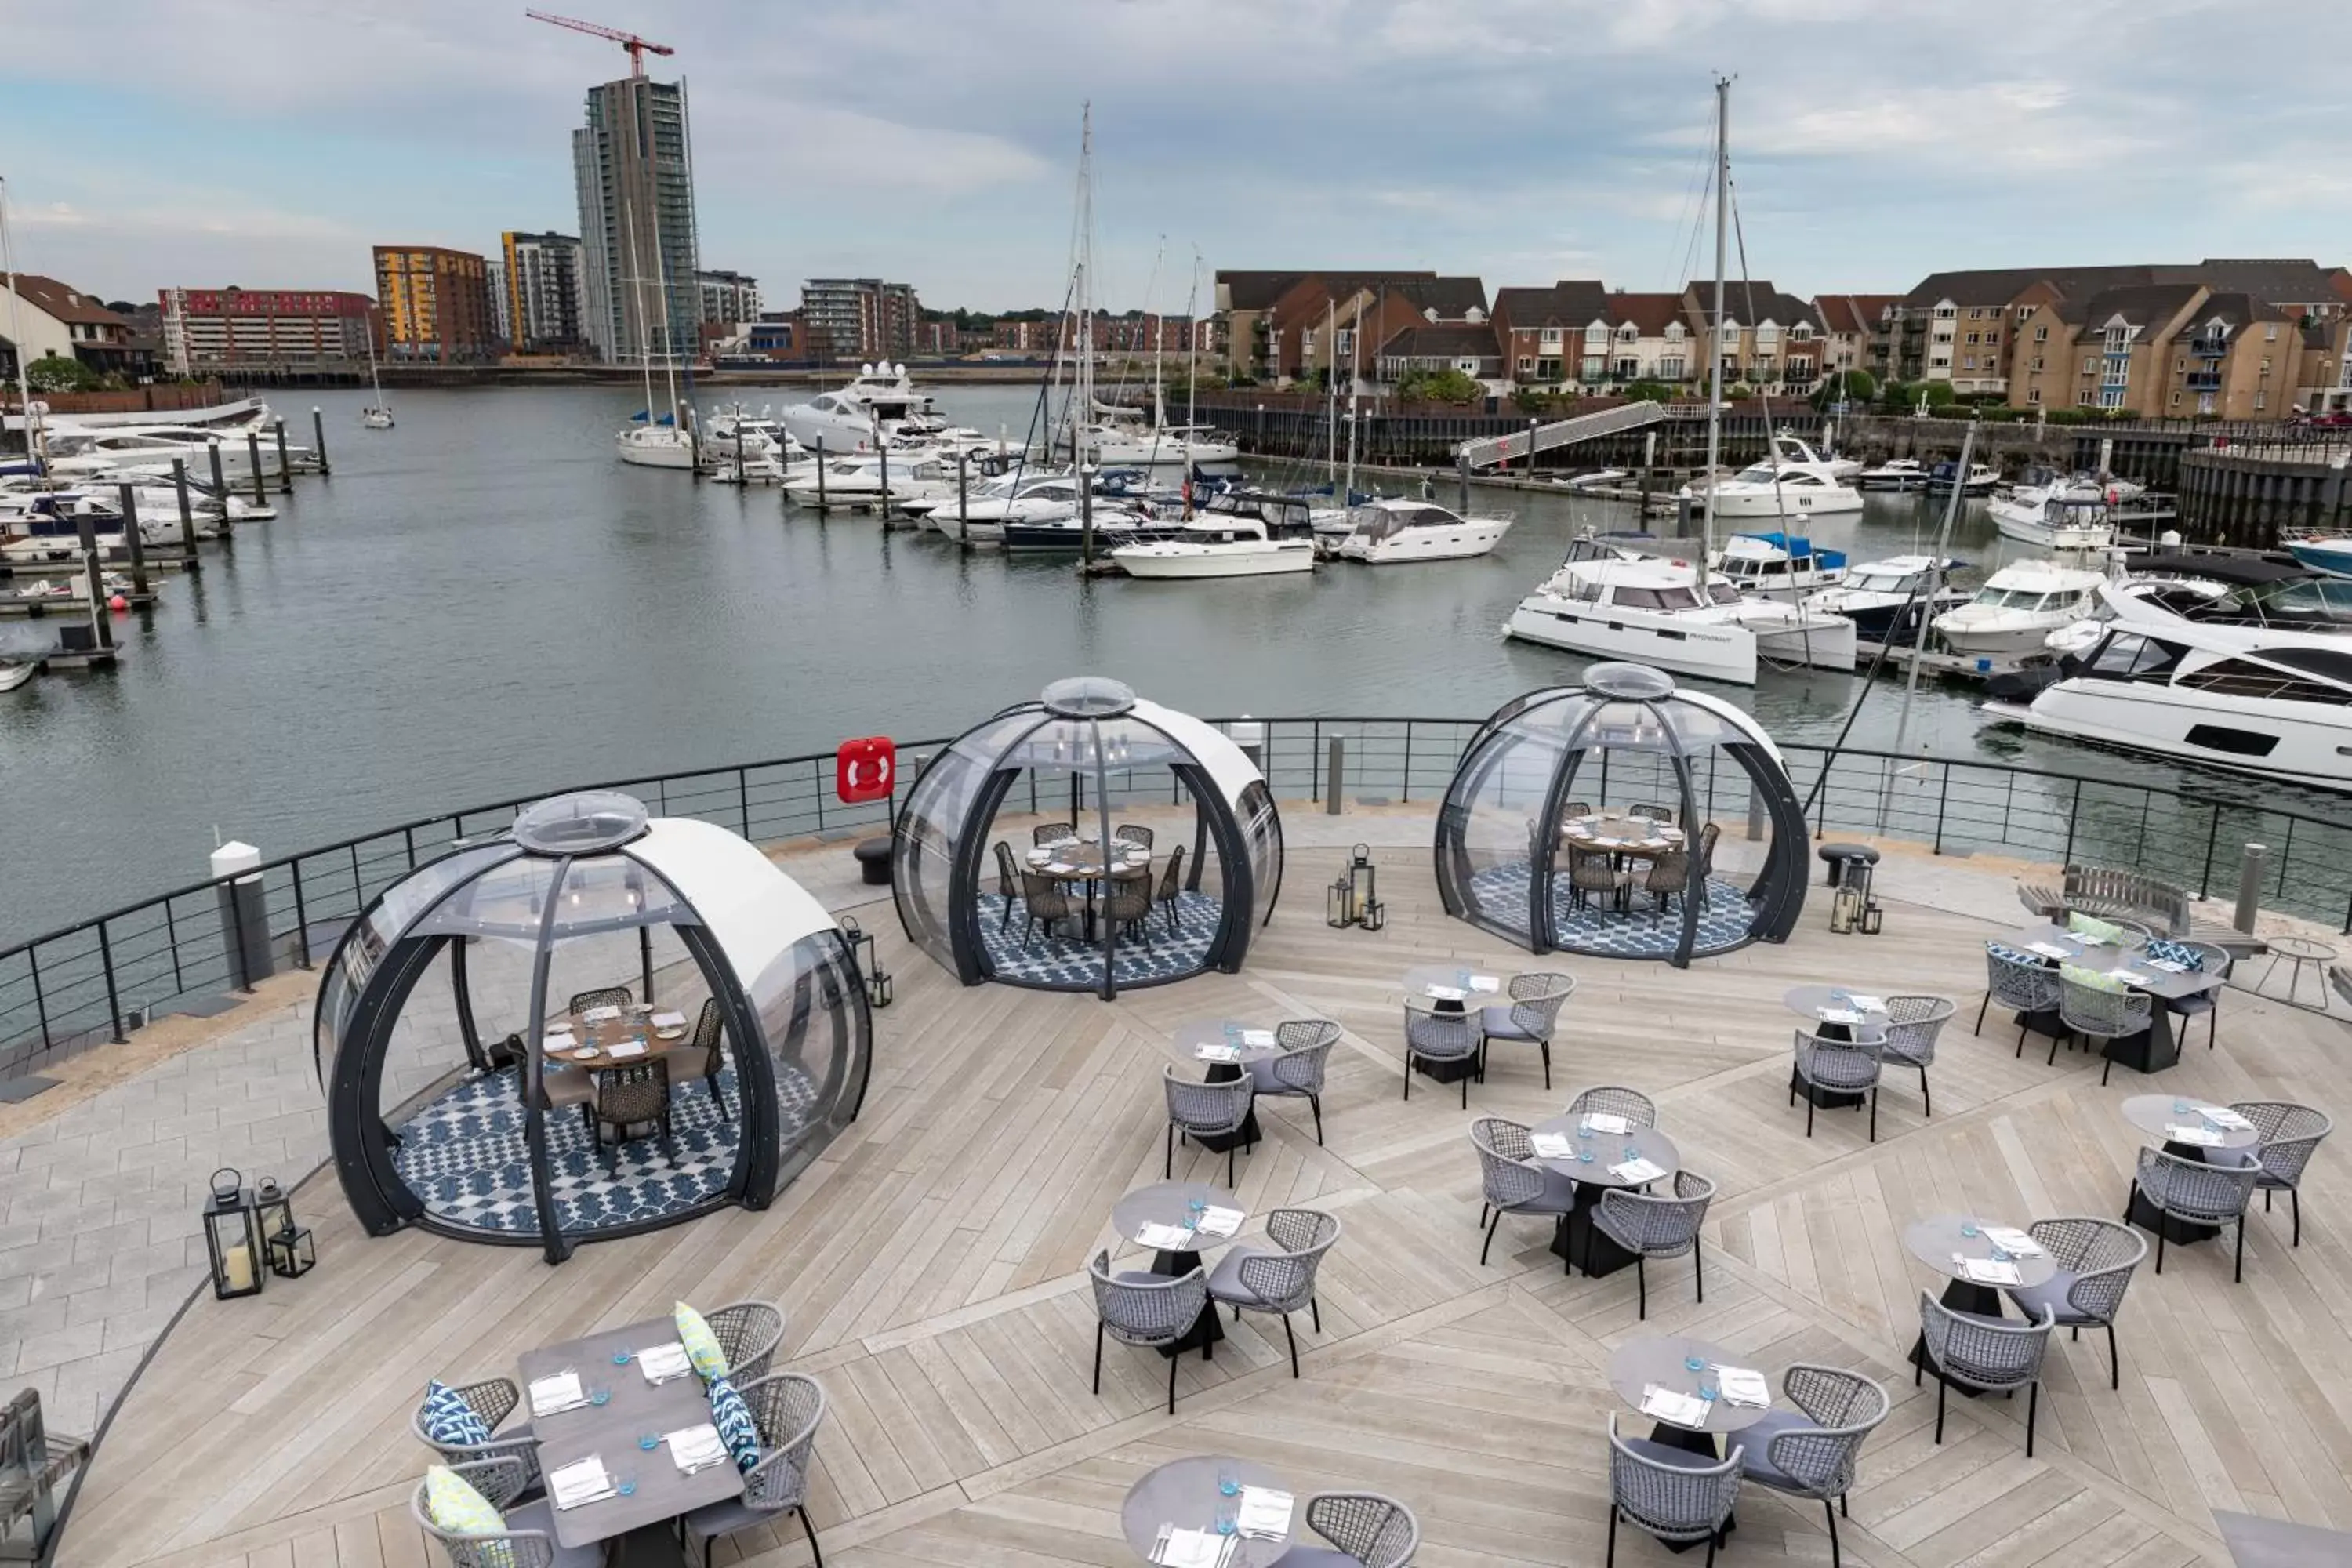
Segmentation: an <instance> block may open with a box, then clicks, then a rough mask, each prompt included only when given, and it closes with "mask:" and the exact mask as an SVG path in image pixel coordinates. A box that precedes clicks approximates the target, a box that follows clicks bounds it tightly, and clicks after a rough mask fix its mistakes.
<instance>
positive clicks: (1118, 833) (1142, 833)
mask: <svg viewBox="0 0 2352 1568" xmlns="http://www.w3.org/2000/svg"><path fill="white" fill-rule="evenodd" d="M1110 836H1111V838H1112V839H1113V840H1114V841H1115V842H1117V843H1120V844H1140V845H1142V846H1143V847H1145V848H1146V849H1149V848H1150V847H1151V829H1150V828H1149V827H1146V826H1143V825H1142V824H1141V823H1139V822H1122V823H1120V824H1119V825H1118V826H1117V827H1114V828H1112V829H1111V830H1110Z"/></svg>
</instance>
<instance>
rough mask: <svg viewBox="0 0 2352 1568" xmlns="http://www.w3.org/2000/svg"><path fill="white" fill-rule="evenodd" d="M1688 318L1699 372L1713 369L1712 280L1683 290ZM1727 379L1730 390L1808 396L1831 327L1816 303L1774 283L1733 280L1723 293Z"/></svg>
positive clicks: (1725, 382) (1819, 370)
mask: <svg viewBox="0 0 2352 1568" xmlns="http://www.w3.org/2000/svg"><path fill="white" fill-rule="evenodd" d="M1682 311H1683V318H1684V321H1685V323H1686V326H1687V329H1688V330H1689V331H1691V332H1692V333H1694V334H1696V336H1697V338H1698V366H1697V369H1698V374H1699V379H1700V380H1701V381H1702V382H1704V381H1705V380H1706V374H1707V357H1706V355H1707V351H1706V333H1707V331H1708V330H1709V328H1710V325H1711V323H1712V322H1713V321H1714V316H1715V288H1714V285H1713V284H1712V283H1702V282H1693V283H1691V284H1689V285H1688V286H1687V287H1685V289H1683V292H1682ZM1723 315H1724V337H1723V366H1724V368H1723V380H1724V386H1725V388H1726V389H1727V390H1728V389H1729V388H1730V387H1732V386H1733V385H1735V384H1746V385H1748V386H1749V387H1752V388H1754V389H1756V390H1758V391H1759V392H1762V393H1764V394H1765V395H1768V396H1769V395H1784V394H1785V395H1792V396H1803V395H1806V394H1808V393H1810V392H1811V390H1812V387H1813V382H1814V381H1815V379H1816V378H1817V377H1818V376H1819V375H1820V374H1821V369H1822V349H1823V346H1824V340H1825V339H1826V337H1827V335H1828V334H1827V331H1826V329H1825V328H1824V326H1823V324H1822V319H1821V315H1820V313H1819V312H1818V311H1816V310H1814V308H1813V307H1812V305H1811V304H1810V303H1809V302H1807V301H1806V300H1800V299H1798V298H1797V297H1796V296H1795V295H1793V294H1784V293H1782V292H1781V291H1780V289H1776V288H1774V287H1773V286H1772V285H1771V283H1769V281H1765V280H1761V279H1759V280H1758V281H1756V282H1753V283H1747V282H1741V283H1732V284H1728V285H1727V286H1726V287H1725V289H1724V295H1723Z"/></svg>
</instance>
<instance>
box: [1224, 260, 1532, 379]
mask: <svg viewBox="0 0 2352 1568" xmlns="http://www.w3.org/2000/svg"><path fill="white" fill-rule="evenodd" d="M1414 326H1474V327H1479V328H1482V329H1487V317H1486V284H1485V283H1484V282H1482V281H1480V280H1479V279H1475V278H1444V277H1437V276H1430V277H1424V278H1407V279H1394V278H1389V277H1384V276H1380V275H1372V276H1369V277H1368V276H1354V275H1338V274H1322V273H1318V274H1315V275H1314V276H1311V277H1307V278H1302V279H1299V280H1298V281H1297V282H1296V283H1294V284H1293V285H1292V286H1291V287H1290V288H1289V289H1286V290H1284V292H1283V294H1282V296H1281V297H1280V298H1279V299H1277V300H1275V301H1274V303H1273V305H1272V306H1271V307H1270V308H1269V309H1268V310H1266V311H1265V315H1264V318H1263V319H1262V321H1260V322H1259V323H1258V324H1257V327H1256V328H1255V329H1254V331H1255V336H1256V337H1257V338H1258V339H1259V343H1258V347H1259V349H1260V351H1261V352H1260V353H1259V354H1258V355H1257V357H1256V358H1255V368H1254V369H1253V371H1252V373H1251V374H1255V375H1257V376H1258V377H1259V378H1260V379H1262V380H1270V381H1273V382H1274V383H1276V384H1277V385H1281V384H1288V383H1290V382H1293V381H1300V380H1307V379H1311V378H1313V377H1316V376H1318V375H1319V374H1326V373H1328V374H1333V375H1337V376H1341V377H1344V376H1346V375H1347V374H1348V372H1349V366H1350V365H1351V364H1352V365H1360V366H1362V367H1365V368H1369V367H1370V363H1371V362H1372V361H1373V360H1374V359H1375V358H1376V357H1377V353H1379V352H1381V350H1382V348H1383V345H1385V344H1387V343H1388V342H1389V341H1390V340H1391V338H1393V337H1395V336H1396V335H1397V333H1399V332H1400V331H1405V330H1406V329H1408V328H1410V327H1414ZM1487 330H1488V331H1490V335H1491V329H1487ZM1359 337H1361V339H1362V342H1361V343H1360V344H1359V342H1358V339H1359Z"/></svg>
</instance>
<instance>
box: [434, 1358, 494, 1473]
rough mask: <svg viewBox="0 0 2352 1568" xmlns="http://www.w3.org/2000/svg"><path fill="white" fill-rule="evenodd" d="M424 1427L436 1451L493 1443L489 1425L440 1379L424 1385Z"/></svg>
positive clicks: (454, 1390)
mask: <svg viewBox="0 0 2352 1568" xmlns="http://www.w3.org/2000/svg"><path fill="white" fill-rule="evenodd" d="M423 1426H424V1427H425V1441H427V1442H429V1443H432V1444H434V1445H435V1446H436V1447H444V1448H473V1447H479V1446H481V1445H482V1444H484V1443H487V1442H488V1441H489V1440H490V1424H489V1423H488V1422H487V1421H485V1420H483V1419H482V1417H481V1415H480V1414H479V1413H478V1412H477V1411H476V1410H475V1408H474V1407H473V1406H472V1405H468V1404H467V1403H466V1401H465V1397H464V1396H463V1395H462V1394H459V1393H458V1392H457V1390H456V1389H454V1388H452V1387H450V1386H449V1385H448V1384H446V1383H443V1382H441V1381H440V1380H439V1379H438V1378H436V1379H435V1380H434V1381H433V1382H431V1383H428V1384H425V1412H424V1421H423ZM451 1479H453V1480H454V1479H463V1478H462V1477H452V1478H451Z"/></svg>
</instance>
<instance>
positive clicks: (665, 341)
mask: <svg viewBox="0 0 2352 1568" xmlns="http://www.w3.org/2000/svg"><path fill="white" fill-rule="evenodd" d="M653 230H654V232H653V235H652V239H653V242H654V293H655V296H656V298H655V300H654V302H655V303H656V305H658V306H659V307H660V308H661V330H662V384H663V386H664V387H666V388H667V390H668V392H669V423H670V428H672V429H673V430H682V429H683V428H685V427H684V426H681V425H680V424H679V423H678V417H677V343H676V342H673V341H672V339H671V337H670V331H669V271H668V269H667V268H666V267H665V266H664V265H663V263H662V244H661V204H660V201H659V199H658V195H657V196H656V201H655V204H654V219H653ZM1718 243H1719V242H1718ZM651 386H652V384H651V383H650V381H649V382H648V383H647V395H648V396H650V395H652V394H651Z"/></svg>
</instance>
